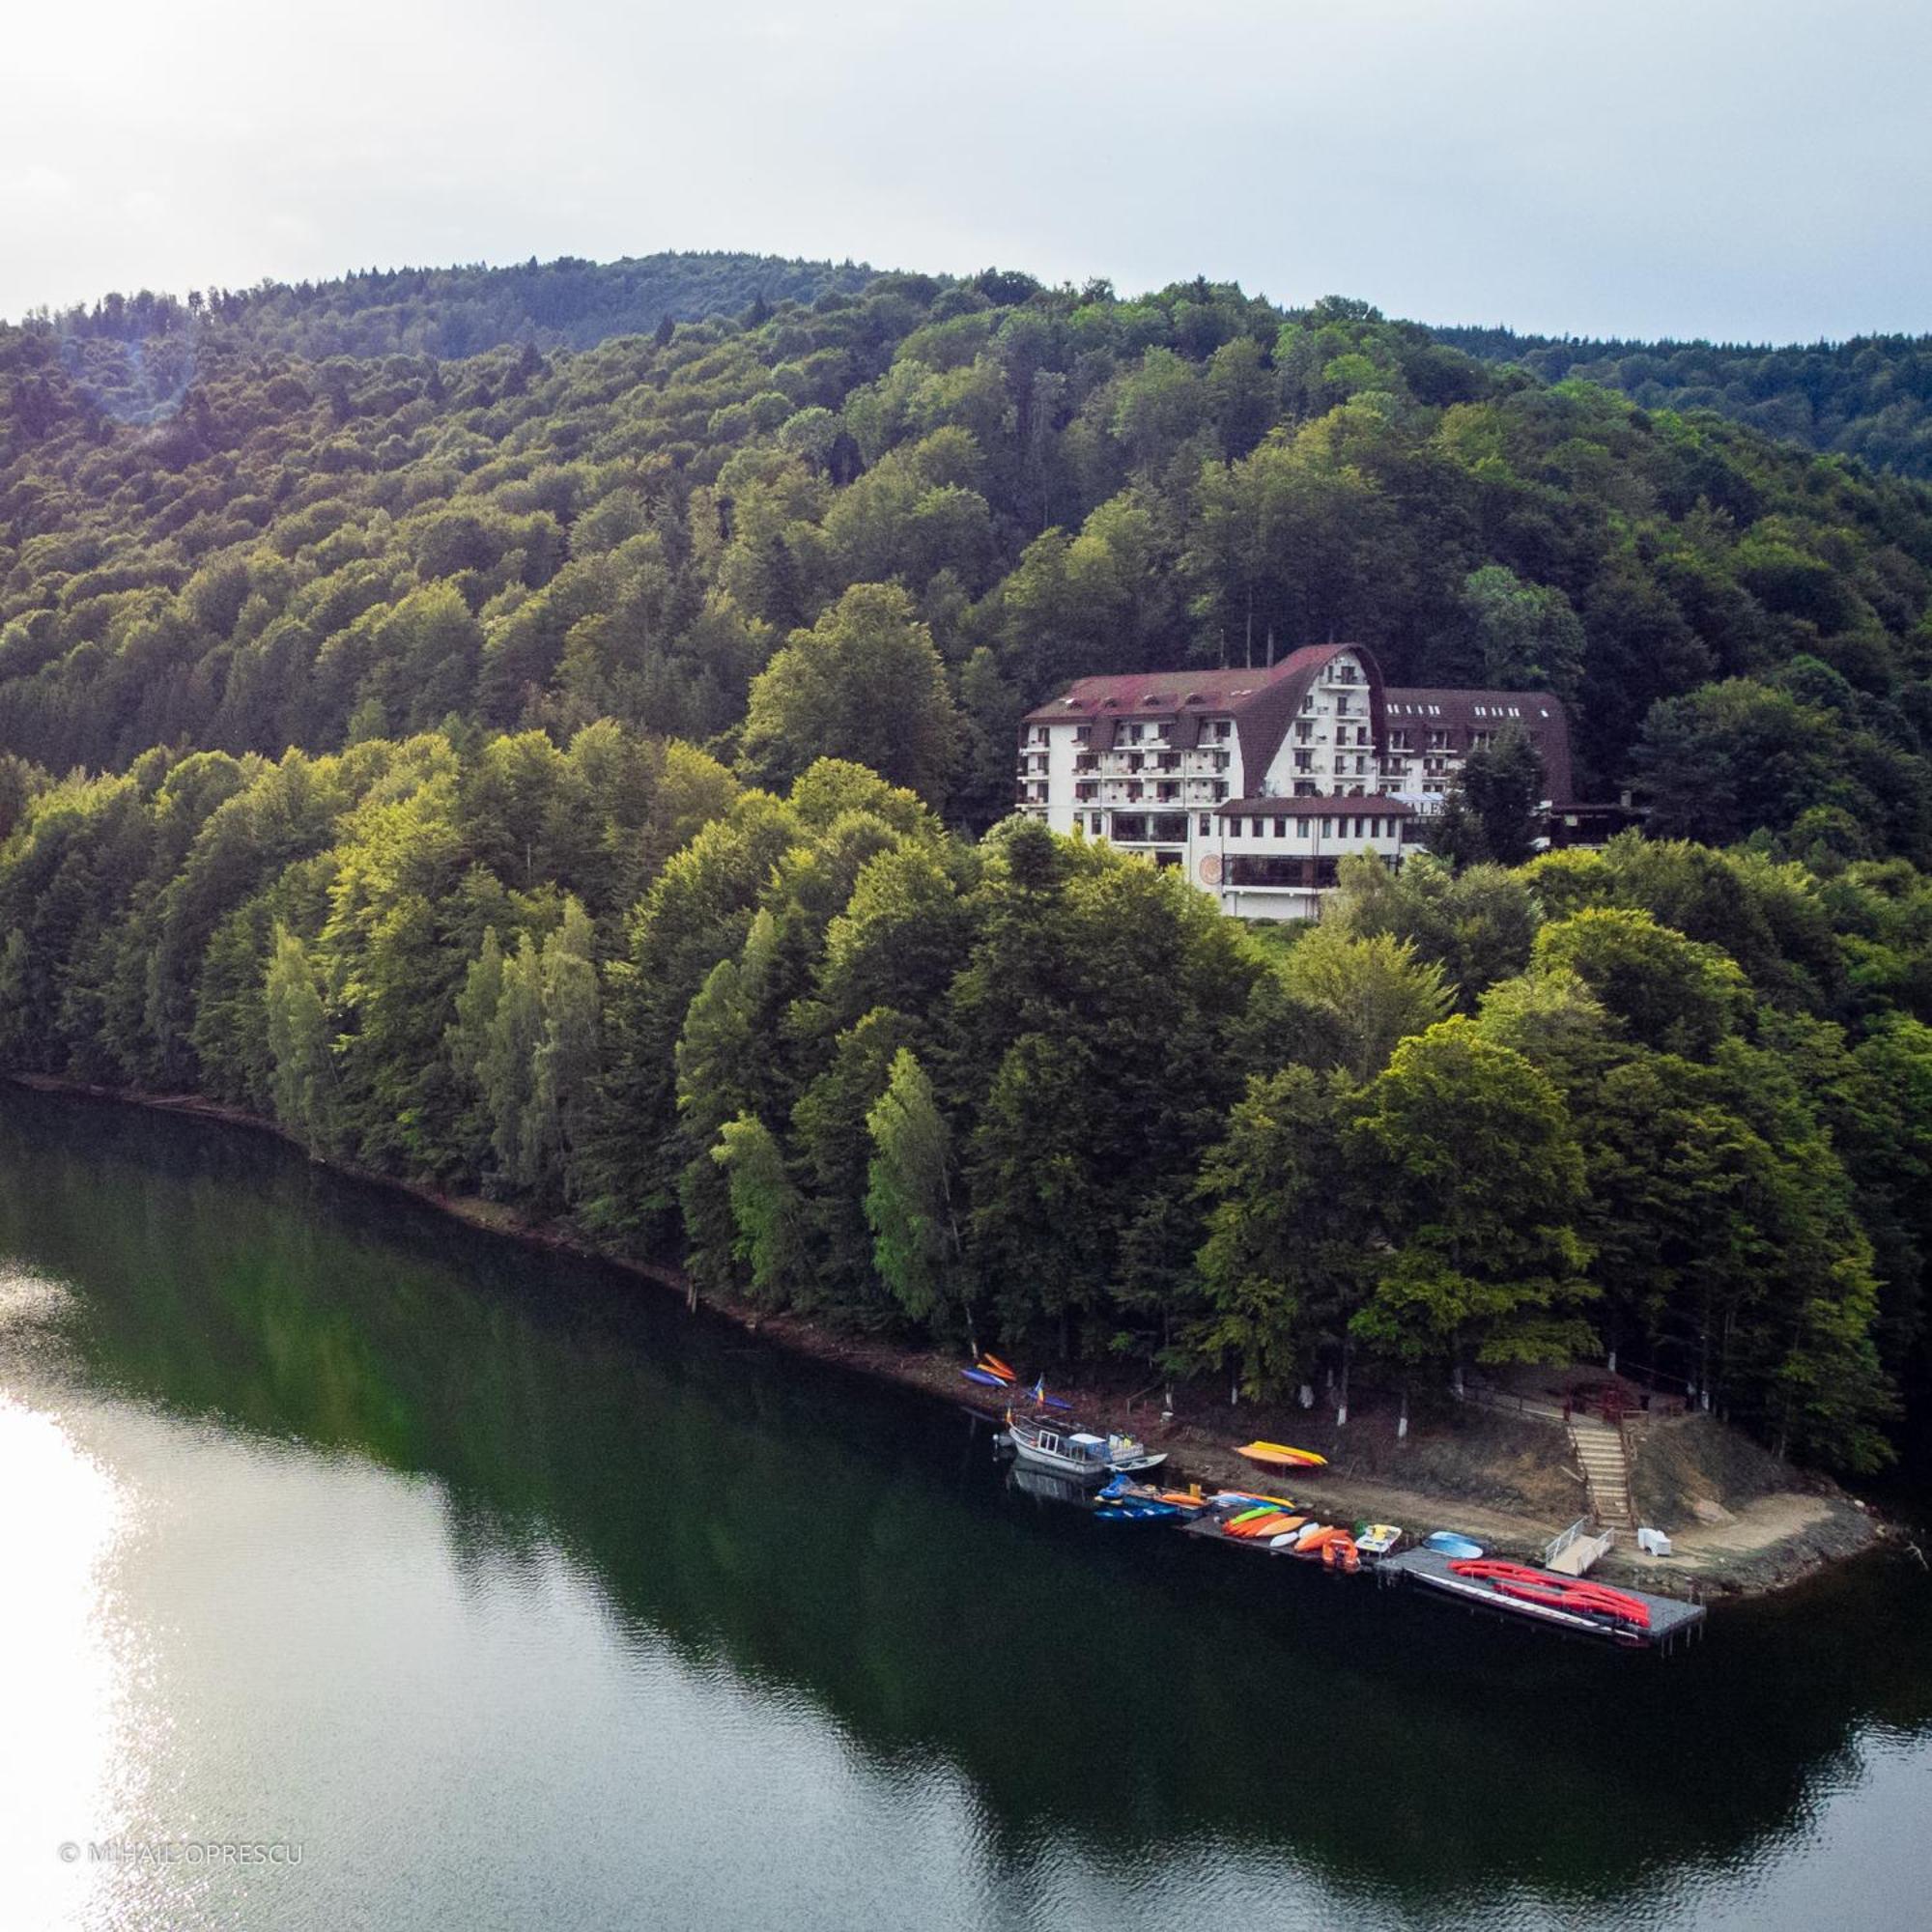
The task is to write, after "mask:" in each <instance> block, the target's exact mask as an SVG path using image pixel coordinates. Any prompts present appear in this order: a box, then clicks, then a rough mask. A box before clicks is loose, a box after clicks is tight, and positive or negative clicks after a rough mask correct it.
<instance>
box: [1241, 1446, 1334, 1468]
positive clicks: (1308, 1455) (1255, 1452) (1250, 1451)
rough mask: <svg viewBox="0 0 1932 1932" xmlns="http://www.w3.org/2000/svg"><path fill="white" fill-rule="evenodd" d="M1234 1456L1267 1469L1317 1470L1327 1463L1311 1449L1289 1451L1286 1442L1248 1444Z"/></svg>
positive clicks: (1325, 1459)
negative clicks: (1243, 1457) (1244, 1458)
mask: <svg viewBox="0 0 1932 1932" xmlns="http://www.w3.org/2000/svg"><path fill="white" fill-rule="evenodd" d="M1235 1454H1236V1456H1245V1457H1246V1458H1247V1459H1248V1461H1249V1462H1250V1463H1261V1464H1262V1466H1263V1467H1264V1468H1268V1469H1319V1468H1321V1467H1324V1466H1325V1465H1326V1463H1327V1461H1328V1459H1327V1457H1325V1456H1318V1455H1317V1454H1316V1453H1315V1451H1314V1450H1313V1449H1291V1448H1290V1447H1289V1446H1288V1444H1287V1443H1286V1442H1249V1443H1245V1444H1244V1445H1243V1446H1242V1447H1240V1448H1239V1449H1236V1451H1235Z"/></svg>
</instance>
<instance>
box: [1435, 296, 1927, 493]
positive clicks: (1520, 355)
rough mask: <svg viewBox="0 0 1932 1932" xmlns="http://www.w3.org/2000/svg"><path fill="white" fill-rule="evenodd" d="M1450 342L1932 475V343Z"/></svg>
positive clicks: (1467, 338) (1898, 339)
mask: <svg viewBox="0 0 1932 1932" xmlns="http://www.w3.org/2000/svg"><path fill="white" fill-rule="evenodd" d="M1433 333H1434V334H1435V338H1436V340H1437V341H1438V342H1444V343H1447V344H1448V345H1449V346H1450V347H1451V348H1455V349H1461V350H1463V351H1465V352H1466V353H1467V354H1469V355H1478V356H1481V357H1482V359H1483V360H1484V361H1486V362H1516V363H1520V364H1521V365H1522V366H1523V367H1524V368H1526V369H1531V370H1534V371H1535V372H1536V374H1537V375H1539V376H1541V377H1542V378H1544V380H1545V381H1547V382H1552V383H1557V382H1562V381H1563V380H1564V379H1565V378H1566V377H1573V376H1574V377H1580V378H1582V379H1583V380H1584V381H1586V382H1591V383H1601V384H1603V385H1604V386H1605V388H1609V389H1621V390H1622V391H1623V392H1624V394H1625V395H1627V396H1629V397H1630V398H1631V399H1632V401H1634V402H1635V403H1638V404H1640V405H1641V406H1642V407H1643V408H1645V409H1647V410H1715V411H1716V412H1718V413H1719V415H1725V416H1729V417H1730V418H1731V420H1732V421H1733V422H1741V423H1746V424H1748V425H1749V426H1750V427H1751V428H1752V429H1760V430H1763V431H1764V433H1765V434H1766V435H1767V436H1776V437H1784V438H1787V439H1789V440H1791V441H1793V442H1801V443H1804V445H1805V446H1806V447H1807V448H1810V449H1816V450H1822V451H1826V452H1828V453H1831V454H1834V455H1839V456H1856V457H1858V458H1860V459H1861V461H1863V462H1865V463H1869V464H1870V465H1871V466H1872V467H1873V468H1874V469H1895V470H1897V471H1898V473H1899V474H1900V475H1901V476H1917V477H1921V478H1923V477H1932V336H1928V335H1856V336H1853V337H1852V338H1851V339H1850V340H1849V341H1846V342H1813V343H1790V344H1786V345H1784V346H1781V347H1774V346H1772V345H1771V344H1769V343H1757V344H1750V343H1730V342H1725V343H1718V342H1617V341H1601V342H1600V341H1592V340H1590V339H1588V338H1586V337H1572V336H1560V337H1552V336H1547V335H1518V334H1517V333H1516V332H1515V330H1513V329H1508V328H1437V329H1435V330H1434V331H1433Z"/></svg>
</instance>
